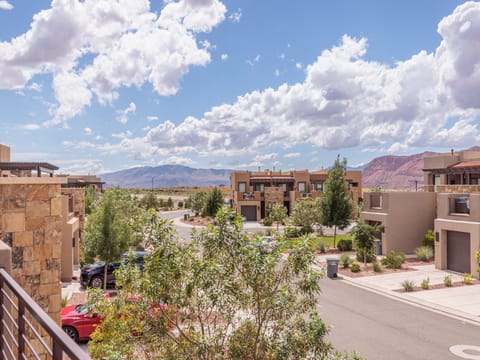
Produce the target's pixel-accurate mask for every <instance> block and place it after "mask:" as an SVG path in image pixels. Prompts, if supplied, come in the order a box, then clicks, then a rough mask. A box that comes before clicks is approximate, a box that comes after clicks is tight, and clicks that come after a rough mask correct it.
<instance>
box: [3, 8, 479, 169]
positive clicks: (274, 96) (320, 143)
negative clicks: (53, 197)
mask: <svg viewBox="0 0 480 360" xmlns="http://www.w3.org/2000/svg"><path fill="white" fill-rule="evenodd" d="M0 24H1V26H0V103H1V110H0V143H2V144H6V145H8V146H10V147H11V149H12V158H13V160H15V161H48V162H50V163H52V164H55V165H57V166H59V167H60V172H63V173H76V174H81V173H97V174H98V173H102V172H110V171H116V170H121V169H125V168H130V167H135V166H143V165H149V166H156V165H162V164H181V165H187V166H191V167H195V168H233V169H239V170H242V169H244V170H256V169H257V168H258V167H261V168H262V169H264V168H270V169H272V168H273V167H275V168H276V169H283V170H290V169H309V170H317V169H321V168H324V167H328V166H330V165H331V164H332V163H333V161H334V159H335V158H336V156H337V154H340V155H341V156H344V157H346V158H347V159H348V164H349V165H350V166H357V165H360V164H364V163H367V162H368V161H370V160H371V159H373V158H375V157H377V156H382V155H387V154H394V155H406V154H412V153H417V152H422V151H425V150H430V151H449V150H450V149H451V148H455V149H465V148H468V147H470V146H473V145H479V143H480V141H479V140H480V129H479V121H480V117H479V115H480V96H479V95H478V94H480V52H479V50H478V49H480V3H479V2H475V1H470V2H463V1H453V0H448V1H447V0H422V1H413V0H408V1H382V0H348V1H347V0H336V1H316V0H299V1H286V0H285V1H284V0H261V1H258V0H229V1H219V0H180V1H174V0H168V1H150V2H149V1H146V0H135V1H131V0H117V1H114V0H84V1H78V0H58V1H57V0H54V1H44V0H36V1H15V0H7V1H6V0H0Z"/></svg>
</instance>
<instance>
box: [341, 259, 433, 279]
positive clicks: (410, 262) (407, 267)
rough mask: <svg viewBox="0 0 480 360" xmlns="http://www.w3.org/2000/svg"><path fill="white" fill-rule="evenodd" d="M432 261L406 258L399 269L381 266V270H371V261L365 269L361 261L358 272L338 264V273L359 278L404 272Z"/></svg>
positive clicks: (429, 263)
mask: <svg viewBox="0 0 480 360" xmlns="http://www.w3.org/2000/svg"><path fill="white" fill-rule="evenodd" d="M433 263H434V262H433V261H420V260H418V259H407V260H406V261H405V263H403V264H402V267H401V268H400V269H388V268H386V267H384V266H382V271H381V272H375V271H373V266H372V264H371V263H369V264H367V269H366V270H365V266H364V264H363V263H358V264H359V265H360V272H357V273H354V272H352V271H351V270H350V268H347V269H344V268H343V267H342V265H341V264H338V273H339V274H340V275H345V276H349V277H352V278H359V277H364V276H378V275H385V274H392V273H398V272H405V271H415V269H413V268H411V266H418V265H431V264H433Z"/></svg>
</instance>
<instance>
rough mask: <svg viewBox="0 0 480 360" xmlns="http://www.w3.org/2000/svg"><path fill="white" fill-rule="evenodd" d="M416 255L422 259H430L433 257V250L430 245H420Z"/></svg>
mask: <svg viewBox="0 0 480 360" xmlns="http://www.w3.org/2000/svg"><path fill="white" fill-rule="evenodd" d="M415 255H417V257H418V258H419V259H420V260H422V261H428V260H430V259H431V258H432V257H433V250H432V248H431V247H430V246H420V247H419V248H416V249H415Z"/></svg>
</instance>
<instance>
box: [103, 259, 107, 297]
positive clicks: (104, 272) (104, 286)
mask: <svg viewBox="0 0 480 360" xmlns="http://www.w3.org/2000/svg"><path fill="white" fill-rule="evenodd" d="M107 273H108V263H107V262H106V261H105V267H104V268H103V291H106V290H107Z"/></svg>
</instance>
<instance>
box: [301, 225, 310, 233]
mask: <svg viewBox="0 0 480 360" xmlns="http://www.w3.org/2000/svg"><path fill="white" fill-rule="evenodd" d="M311 233H313V228H312V227H311V226H310V225H304V226H302V227H301V228H300V234H301V235H307V234H311Z"/></svg>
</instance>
